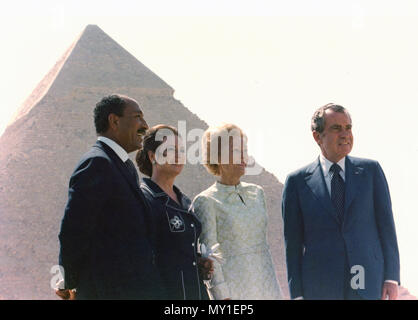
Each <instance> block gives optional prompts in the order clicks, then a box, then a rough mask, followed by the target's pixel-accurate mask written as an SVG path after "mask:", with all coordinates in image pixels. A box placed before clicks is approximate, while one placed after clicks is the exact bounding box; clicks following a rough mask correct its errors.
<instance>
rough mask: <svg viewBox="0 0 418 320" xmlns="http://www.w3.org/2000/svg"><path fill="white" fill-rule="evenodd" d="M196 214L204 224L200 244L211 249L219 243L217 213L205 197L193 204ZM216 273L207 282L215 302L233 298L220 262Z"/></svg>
mask: <svg viewBox="0 0 418 320" xmlns="http://www.w3.org/2000/svg"><path fill="white" fill-rule="evenodd" d="M192 207H193V210H194V213H195V214H196V216H197V217H198V218H199V220H200V222H201V223H202V233H201V235H200V242H201V243H203V244H205V246H206V247H207V248H211V247H212V246H213V245H214V244H216V243H218V235H217V224H216V220H217V219H216V211H215V210H214V208H213V206H212V205H211V203H210V200H209V199H208V198H207V197H204V196H197V197H196V198H195V199H194V200H193V204H192ZM213 266H214V272H213V275H212V279H211V280H209V281H207V282H206V284H207V287H208V290H209V292H210V294H211V296H212V297H213V299H215V300H223V299H226V298H231V294H230V290H229V287H228V284H227V282H226V281H225V278H224V275H223V271H222V265H221V264H220V263H219V262H218V261H216V260H215V261H214V262H213Z"/></svg>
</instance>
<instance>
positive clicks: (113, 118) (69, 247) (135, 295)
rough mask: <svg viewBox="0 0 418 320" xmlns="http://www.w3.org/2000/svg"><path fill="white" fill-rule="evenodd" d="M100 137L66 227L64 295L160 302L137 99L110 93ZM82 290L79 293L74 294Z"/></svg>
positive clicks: (73, 195) (76, 179) (76, 178)
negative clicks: (136, 161) (139, 154)
mask: <svg viewBox="0 0 418 320" xmlns="http://www.w3.org/2000/svg"><path fill="white" fill-rule="evenodd" d="M94 123H95V126H96V132H97V134H98V139H97V142H96V144H95V145H94V146H93V147H92V148H91V149H90V151H88V152H87V153H86V154H85V155H84V156H83V157H82V158H81V160H80V161H79V163H78V165H77V166H76V169H75V170H74V172H73V174H72V176H71V179H70V183H69V194H68V203H67V206H66V208H65V214H64V218H63V220H62V224H61V232H60V234H59V240H60V244H61V249H60V256H59V260H60V265H61V266H63V268H64V288H62V289H61V290H57V294H58V295H59V296H60V297H62V298H68V297H71V298H74V295H75V297H76V298H77V299H159V298H163V295H162V294H163V291H162V289H161V288H162V286H161V280H160V277H159V274H158V273H157V269H156V268H155V266H154V264H153V252H152V248H151V245H150V242H149V240H148V239H149V238H148V237H149V235H148V234H147V232H148V230H147V223H146V222H147V216H148V214H149V210H150V208H149V207H148V204H147V203H146V200H145V198H144V195H143V194H142V192H141V190H140V188H139V183H138V176H137V172H136V169H135V167H134V166H133V163H132V161H131V160H129V158H128V153H130V152H132V151H135V150H138V149H139V148H140V147H141V143H142V135H143V134H144V133H145V131H146V130H147V129H148V125H147V123H146V121H145V119H144V115H143V113H142V111H141V110H140V107H139V105H138V103H137V102H136V101H135V100H133V99H131V98H129V97H126V96H121V95H111V96H107V97H104V98H103V99H102V100H101V101H100V102H98V103H97V104H96V108H95V110H94ZM74 289H75V290H76V294H74V291H75V290H74Z"/></svg>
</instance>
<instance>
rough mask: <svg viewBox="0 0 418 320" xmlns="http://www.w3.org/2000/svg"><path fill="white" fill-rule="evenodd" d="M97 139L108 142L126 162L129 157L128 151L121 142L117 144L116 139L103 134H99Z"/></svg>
mask: <svg viewBox="0 0 418 320" xmlns="http://www.w3.org/2000/svg"><path fill="white" fill-rule="evenodd" d="M97 140H99V141H101V142H103V143H106V144H107V145H108V146H109V147H110V148H111V149H112V150H113V151H115V153H116V154H117V155H118V157H119V158H120V159H121V160H122V161H123V162H125V161H126V160H128V159H129V156H128V153H127V152H126V151H125V149H123V148H122V147H121V146H120V145H119V144H117V143H116V142H115V141H113V140H112V139H109V138H106V137H103V136H99V137H98V138H97Z"/></svg>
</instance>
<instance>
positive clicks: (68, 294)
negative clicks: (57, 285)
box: [55, 289, 76, 300]
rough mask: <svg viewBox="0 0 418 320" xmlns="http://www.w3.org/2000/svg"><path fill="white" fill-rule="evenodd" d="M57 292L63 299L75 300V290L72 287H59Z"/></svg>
mask: <svg viewBox="0 0 418 320" xmlns="http://www.w3.org/2000/svg"><path fill="white" fill-rule="evenodd" d="M55 294H56V295H57V296H58V297H60V298H61V299H63V300H75V294H76V292H75V290H70V289H57V290H55Z"/></svg>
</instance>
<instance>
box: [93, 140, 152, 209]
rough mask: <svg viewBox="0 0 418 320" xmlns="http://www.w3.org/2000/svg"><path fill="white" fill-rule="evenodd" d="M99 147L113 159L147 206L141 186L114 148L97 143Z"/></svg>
mask: <svg viewBox="0 0 418 320" xmlns="http://www.w3.org/2000/svg"><path fill="white" fill-rule="evenodd" d="M97 145H98V146H99V148H101V149H102V150H103V151H104V152H105V153H106V154H107V155H108V156H109V157H110V158H111V159H112V161H113V163H114V164H115V166H116V167H117V168H118V170H119V171H120V172H121V173H122V176H123V177H124V178H125V179H126V181H127V182H128V183H129V185H130V187H131V189H132V191H133V192H134V193H135V194H136V195H137V196H138V197H139V198H140V199H141V201H142V202H143V203H144V205H145V206H147V202H146V201H145V197H144V195H143V194H142V191H141V190H140V188H139V185H138V184H137V183H136V181H135V180H134V178H133V177H132V175H131V173H130V172H129V170H128V168H127V167H126V166H125V164H124V163H123V162H122V160H121V159H120V158H119V156H118V155H117V154H116V153H115V152H114V151H113V150H112V148H110V147H109V146H108V145H106V144H105V143H102V142H101V141H97Z"/></svg>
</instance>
